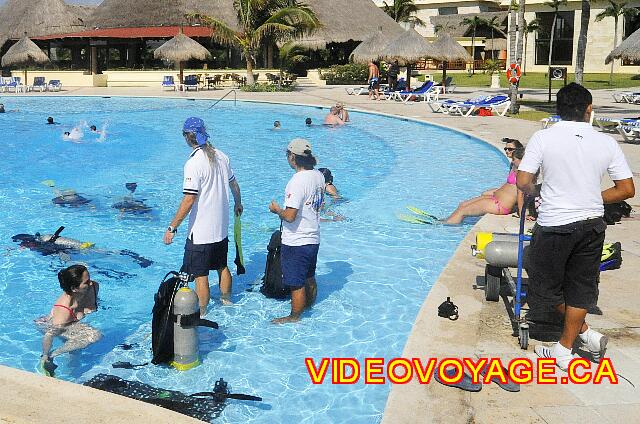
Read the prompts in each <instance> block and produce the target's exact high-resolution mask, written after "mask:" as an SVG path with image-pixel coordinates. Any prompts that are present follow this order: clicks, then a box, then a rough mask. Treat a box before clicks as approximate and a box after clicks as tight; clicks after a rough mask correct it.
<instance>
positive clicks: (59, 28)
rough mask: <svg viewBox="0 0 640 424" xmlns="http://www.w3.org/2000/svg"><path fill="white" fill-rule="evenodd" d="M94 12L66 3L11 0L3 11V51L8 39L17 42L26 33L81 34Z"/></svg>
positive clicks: (0, 17) (0, 22) (0, 36)
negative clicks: (88, 16)
mask: <svg viewBox="0 0 640 424" xmlns="http://www.w3.org/2000/svg"><path fill="white" fill-rule="evenodd" d="M90 10H91V8H87V7H77V6H76V7H74V6H70V5H68V4H66V3H65V2H64V1H63V0H32V1H25V0H7V2H6V3H5V4H4V6H2V7H1V8H0V48H1V47H2V45H4V41H6V40H7V39H9V40H11V39H15V40H17V39H19V38H21V37H22V36H23V35H24V33H25V32H26V33H27V35H29V36H30V37H33V36H39V35H48V34H56V33H64V32H73V31H80V30H82V29H84V27H85V22H84V19H85V18H86V16H87V15H88V14H89V12H90ZM3 40H4V41H3Z"/></svg>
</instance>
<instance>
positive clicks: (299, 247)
mask: <svg viewBox="0 0 640 424" xmlns="http://www.w3.org/2000/svg"><path fill="white" fill-rule="evenodd" d="M287 161H288V162H289V166H291V168H292V169H294V170H295V171H296V172H295V174H294V175H293V177H291V179H290V180H289V183H288V184H287V187H286V188H285V200H284V208H281V207H280V205H278V203H277V202H276V201H275V200H272V201H271V204H270V205H269V211H270V212H271V213H274V214H276V215H278V217H279V218H280V219H281V220H282V248H281V250H280V252H281V258H280V261H281V262H280V263H281V265H282V283H283V284H284V285H285V286H289V287H290V288H291V313H290V314H289V315H288V316H285V317H282V318H277V319H274V320H273V321H272V322H273V323H274V324H283V323H287V322H296V321H298V320H299V319H300V315H301V314H302V312H303V311H304V309H305V307H309V306H311V305H312V304H313V302H314V301H315V298H316V292H317V286H316V279H315V272H316V262H317V260H318V249H319V248H320V209H321V208H322V203H323V201H324V176H323V175H322V174H321V173H320V172H319V171H316V170H314V169H313V167H314V166H315V165H316V163H317V161H316V158H315V157H314V156H313V153H312V152H311V144H310V143H309V142H308V141H307V140H305V139H303V138H296V139H294V140H292V141H291V143H289V146H288V147H287Z"/></svg>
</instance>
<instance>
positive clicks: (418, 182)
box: [0, 96, 507, 423]
mask: <svg viewBox="0 0 640 424" xmlns="http://www.w3.org/2000/svg"><path fill="white" fill-rule="evenodd" d="M2 100H3V102H4V103H5V106H6V107H7V109H9V110H11V109H19V112H10V113H6V114H4V115H0V128H1V131H0V155H1V156H2V158H3V166H2V169H1V170H0V175H1V180H2V184H1V185H0V199H2V205H3V207H2V211H1V212H0V214H1V215H0V217H1V218H2V219H0V248H1V249H2V254H1V255H0V269H1V270H2V272H1V274H0V310H2V311H4V312H3V318H2V320H1V321H0V340H1V343H0V364H3V365H8V366H11V367H15V368H20V369H24V370H28V371H34V370H35V366H36V364H37V362H38V357H39V354H40V342H41V335H40V333H38V331H37V329H36V327H35V325H34V324H33V320H34V319H35V318H37V317H38V316H41V315H43V314H46V313H48V312H49V309H50V308H51V305H52V303H53V301H54V300H55V299H56V297H57V296H58V295H59V292H60V289H59V287H58V284H57V279H56V272H57V271H58V270H59V269H60V268H61V267H63V266H64V265H65V262H64V259H66V258H60V257H57V256H47V257H43V256H41V255H39V254H37V253H34V252H31V251H29V250H20V249H17V245H16V244H15V243H13V242H12V241H11V236H13V235H14V234H17V233H31V234H32V233H35V232H41V233H47V232H53V231H54V230H55V229H56V228H58V226H60V225H64V226H65V227H66V229H65V230H64V232H63V235H64V236H67V237H72V238H75V239H79V240H83V241H91V242H94V243H96V246H97V247H99V248H101V249H103V250H120V249H128V250H131V251H135V252H136V253H138V254H139V255H142V256H144V257H146V258H150V259H152V260H153V261H154V264H153V265H152V266H150V267H148V268H141V267H139V266H138V265H137V264H136V263H135V262H134V261H132V260H131V258H129V257H126V256H119V255H108V254H86V255H82V256H79V257H74V258H71V259H72V261H73V260H75V261H82V262H85V263H87V264H88V266H89V269H90V271H91V273H92V278H94V279H95V280H97V281H99V282H100V283H101V292H100V305H101V306H100V310H99V312H98V313H96V314H93V315H91V316H89V317H88V318H87V320H86V321H87V322H88V323H89V324H90V325H92V326H94V327H96V328H98V329H99V330H100V331H101V332H102V333H103V338H102V339H101V340H100V341H99V342H98V343H96V344H94V345H92V346H90V347H89V348H87V349H85V350H83V351H81V352H77V353H72V354H70V355H65V356H62V357H60V358H58V359H57V364H58V365H59V368H58V370H57V375H58V377H59V378H62V379H65V380H70V381H75V382H80V383H82V382H84V381H86V380H88V379H89V378H91V377H92V376H94V375H96V374H98V373H101V372H105V373H111V374H115V375H118V376H120V377H122V378H126V379H134V380H139V381H142V382H145V383H149V384H151V385H155V386H159V387H164V388H168V389H174V390H180V391H183V392H186V393H193V392H198V391H210V390H211V389H212V387H213V383H214V381H215V380H217V379H219V378H220V377H224V379H225V380H227V381H229V382H230V385H231V386H232V389H233V391H234V392H240V393H249V394H255V395H258V396H262V397H263V398H264V402H262V403H260V404H255V403H250V402H241V401H230V402H229V403H228V405H227V407H226V409H225V410H224V412H223V413H222V415H221V417H220V418H219V419H218V420H217V422H260V423H267V422H280V423H315V422H317V423H326V422H349V423H370V422H375V421H376V420H377V419H378V418H379V417H380V416H381V414H382V412H383V410H384V406H385V402H386V399H387V396H388V393H389V390H390V386H389V385H381V386H380V385H373V386H366V385H364V384H362V383H358V384H356V385H350V386H333V385H331V384H329V382H330V376H328V377H327V379H326V380H325V384H323V385H313V384H311V382H310V378H309V376H308V375H307V373H306V368H305V365H304V358H305V357H313V358H316V360H319V359H320V358H322V357H354V358H358V359H360V360H363V359H364V358H366V357H384V358H387V359H389V358H393V357H396V356H399V355H401V353H402V349H403V347H404V344H405V342H406V339H407V336H408V334H409V332H410V330H411V326H412V324H413V322H414V319H415V317H416V315H417V313H418V310H419V308H420V306H421V305H422V302H423V300H424V298H425V296H426V294H427V293H428V292H429V289H430V287H431V286H432V285H433V284H434V282H435V281H436V279H437V277H438V275H439V274H440V272H441V271H442V269H443V267H444V266H445V264H446V263H447V261H448V259H449V257H450V256H451V255H452V253H453V251H454V250H455V248H456V246H457V245H458V244H459V242H460V241H461V239H462V238H463V237H464V235H465V233H466V232H467V231H468V230H469V228H470V224H467V225H464V226H460V227H444V226H425V225H411V224H407V223H404V222H401V221H399V220H398V219H397V217H396V215H397V214H398V213H407V211H406V210H405V206H407V205H415V206H418V207H421V208H423V209H426V210H428V211H429V212H431V213H433V214H436V215H440V216H446V215H447V214H448V213H449V212H450V211H452V210H453V209H454V208H455V207H456V205H457V204H458V203H459V202H460V201H461V200H463V199H465V198H468V197H471V196H473V195H476V194H477V193H479V192H481V191H482V190H484V189H486V188H487V187H490V186H495V185H498V184H499V183H501V182H502V180H503V179H504V178H505V175H506V170H507V163H506V160H505V159H504V158H503V156H502V155H501V154H500V152H498V151H497V150H495V149H493V148H491V147H489V146H488V145H485V144H484V143H482V142H480V141H478V140H475V139H473V138H471V137H469V136H466V135H463V134H460V133H456V132H453V131H449V130H445V129H441V128H437V127H434V126H429V125H425V124H420V123H415V122H409V121H403V120H399V119H392V118H388V117H382V116H376V115H369V114H362V113H352V121H353V123H352V124H351V125H349V126H348V127H346V128H341V129H327V128H323V127H321V126H315V127H312V128H306V127H305V126H304V119H305V118H306V117H307V116H310V117H312V118H313V120H314V122H321V121H322V118H323V116H324V114H325V113H326V110H322V109H319V108H312V107H294V106H282V105H269V104H252V103H239V104H238V105H237V106H235V107H234V106H233V104H232V103H221V104H220V105H218V106H217V107H216V108H215V109H213V110H208V109H207V108H208V107H209V105H210V104H211V102H208V101H187V100H184V99H176V100H169V99H148V98H106V99H102V98H73V97H48V96H47V97H41V98H21V97H13V96H11V97H5V98H4V99H2ZM416 107H418V106H416ZM49 115H51V116H54V117H55V119H56V121H57V122H59V123H60V125H55V126H47V125H44V123H45V121H46V118H47V116H49ZM192 115H198V116H201V117H202V118H204V119H205V121H206V122H207V124H208V128H209V133H210V134H211V135H212V136H213V143H214V144H215V145H216V146H217V147H218V148H220V149H221V150H222V151H224V152H225V153H226V154H227V155H228V156H229V157H230V158H231V161H232V166H233V168H234V171H235V174H236V176H237V177H238V181H239V183H240V186H241V189H242V194H243V203H244V206H245V213H244V215H243V237H244V239H243V246H244V256H245V261H246V264H245V265H246V268H247V274H245V275H243V276H240V277H235V276H234V288H233V300H234V302H235V306H232V307H221V306H219V305H217V304H216V305H215V306H214V307H213V308H214V310H213V312H212V313H211V314H210V316H209V318H210V319H213V320H215V321H217V322H218V323H219V324H220V330H219V331H217V332H215V333H214V332H210V331H202V332H201V338H202V340H201V354H202V362H203V364H202V365H201V366H199V367H197V368H195V369H193V370H190V371H188V372H178V371H175V370H173V369H169V368H163V367H155V366H148V367H145V368H142V369H138V370H122V369H112V368H111V366H110V365H111V364H112V363H114V362H116V361H131V362H133V363H141V362H146V361H148V360H149V359H150V357H151V354H150V344H151V341H150V337H149V335H150V320H151V315H150V311H151V307H152V305H153V295H154V293H155V291H156V290H157V288H158V284H159V283H160V280H161V278H162V277H163V276H164V274H165V273H166V272H167V271H170V270H173V269H176V268H178V267H179V265H180V263H181V258H182V251H183V237H184V228H181V229H180V232H179V233H178V238H177V242H176V243H174V244H173V245H171V246H165V245H163V244H162V235H163V232H164V230H165V228H166V226H167V225H168V223H169V222H170V220H171V218H172V217H173V215H174V213H175V211H176V208H177V205H178V203H179V201H180V199H181V196H182V194H181V183H182V167H183V164H184V162H185V160H186V158H187V156H188V154H189V148H188V147H187V146H186V144H185V143H184V140H183V138H182V135H181V123H182V122H183V121H184V119H185V118H187V117H189V116H192ZM276 119H277V120H280V121H281V122H282V125H283V128H284V130H282V131H279V132H274V131H271V130H270V128H271V126H272V125H273V121H274V120H276ZM82 121H86V122H88V123H89V124H95V125H97V126H98V127H99V128H101V127H103V126H104V127H106V136H105V137H103V138H104V139H103V140H100V139H98V137H97V136H95V135H91V134H86V132H88V131H87V130H86V128H85V136H84V138H83V140H82V142H81V143H73V142H70V141H65V140H63V138H62V133H63V132H64V131H69V130H70V129H72V128H73V127H74V126H76V125H78V124H79V123H81V122H82ZM300 136H302V137H306V138H308V139H309V140H310V141H311V142H312V144H313V147H314V151H315V153H316V155H317V157H318V158H319V166H324V167H328V168H330V169H331V170H332V172H333V175H334V177H335V184H336V186H337V187H338V188H339V190H340V191H341V193H342V194H343V195H344V196H345V197H346V198H347V199H348V201H347V202H345V203H342V204H340V205H339V206H337V208H336V209H337V211H338V212H339V213H341V214H342V215H344V216H345V217H346V218H347V219H346V220H345V221H343V222H331V223H323V225H322V230H321V231H322V243H321V248H320V255H319V263H318V270H317V271H318V276H317V277H318V286H319V293H318V302H317V304H316V305H315V306H314V308H313V309H312V310H311V311H309V312H308V313H306V314H305V316H304V319H303V320H302V321H301V323H299V324H296V325H285V326H274V325H271V324H270V323H269V321H270V319H271V318H273V317H276V316H282V315H285V314H287V313H288V310H289V303H288V302H280V301H275V300H271V299H266V298H264V297H263V296H262V295H261V294H260V293H259V292H258V291H257V287H256V286H255V284H256V283H257V282H259V279H260V276H261V274H262V272H263V270H264V262H265V257H266V244H267V242H268V240H269V237H270V235H271V233H272V231H274V230H275V229H277V228H278V226H279V222H278V221H277V218H276V217H275V216H274V215H272V214H270V213H269V212H268V208H267V207H268V204H269V202H270V200H271V199H272V198H275V199H277V200H278V201H280V202H281V201H282V194H283V190H284V186H285V185H286V182H287V181H288V179H289V178H290V177H291V173H292V171H291V169H290V168H289V166H288V164H287V163H286V158H285V154H284V152H285V149H286V145H287V143H288V141H289V140H291V139H292V138H294V137H300ZM43 180H53V181H54V182H55V185H56V186H57V187H59V188H73V189H75V190H77V191H78V192H80V193H82V194H83V195H84V196H85V197H87V198H90V199H92V202H91V204H90V206H88V207H81V208H77V209H68V208H62V207H59V206H56V205H54V204H53V203H52V202H51V199H52V197H53V195H52V191H51V189H50V188H49V187H47V186H45V185H44V184H42V183H41V182H42V181H43ZM126 182H137V183H138V191H137V192H136V195H137V196H139V197H140V198H144V199H146V203H147V204H148V205H150V206H151V207H153V209H154V212H153V213H152V214H150V215H149V216H146V217H128V216H121V215H120V214H119V213H118V212H117V211H116V210H114V209H112V208H111V204H112V203H114V202H116V201H118V200H119V199H121V198H122V197H123V196H124V195H125V194H126V193H127V192H126V190H125V188H124V184H125V183H126ZM183 227H186V225H185V226H183ZM230 250H231V249H230ZM231 254H232V253H231V252H230V261H229V263H230V264H231V261H232V260H233V257H231ZM252 290H254V291H252ZM216 294H217V288H214V289H213V295H214V297H215V295H216ZM122 343H129V344H135V346H134V348H133V349H131V350H123V349H122V348H121V347H119V346H118V345H120V344H122Z"/></svg>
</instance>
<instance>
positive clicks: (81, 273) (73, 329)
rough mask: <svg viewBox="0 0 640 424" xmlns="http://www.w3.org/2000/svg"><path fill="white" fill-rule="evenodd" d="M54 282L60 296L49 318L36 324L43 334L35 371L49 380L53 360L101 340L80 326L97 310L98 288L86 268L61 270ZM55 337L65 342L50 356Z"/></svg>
mask: <svg viewBox="0 0 640 424" xmlns="http://www.w3.org/2000/svg"><path fill="white" fill-rule="evenodd" d="M58 282H59V283H60V288H61V289H62V290H63V293H62V294H61V295H60V296H59V297H58V299H57V300H56V301H55V303H54V305H53V307H52V308H51V311H50V312H49V315H46V316H43V317H40V318H38V319H37V320H36V324H37V325H38V326H39V327H40V329H41V331H42V332H43V333H44V337H43V339H42V356H41V357H40V362H39V364H38V371H39V372H40V373H42V374H44V375H46V376H48V377H53V376H54V371H55V369H56V368H57V366H56V365H55V364H54V363H53V359H54V358H55V357H57V356H59V355H61V354H63V353H67V352H72V351H74V350H78V349H82V348H85V347H87V346H89V345H90V344H92V343H95V342H97V341H98V340H100V338H101V337H102V335H101V334H100V332H99V331H98V330H96V329H95V328H93V327H91V326H89V325H87V324H84V323H81V322H80V320H82V318H84V317H85V316H86V315H88V314H90V313H93V312H95V311H96V310H97V309H98V291H99V289H100V286H99V284H98V283H97V282H95V281H92V280H91V278H90V276H89V271H88V270H87V268H86V267H85V266H84V265H72V266H70V267H68V268H65V269H63V270H62V271H60V272H59V273H58ZM55 337H61V338H63V339H64V340H65V342H64V344H63V345H62V346H61V347H59V348H57V349H56V350H54V351H53V352H51V349H52V346H53V340H54V338H55Z"/></svg>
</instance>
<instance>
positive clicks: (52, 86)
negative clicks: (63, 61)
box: [47, 79, 62, 91]
mask: <svg viewBox="0 0 640 424" xmlns="http://www.w3.org/2000/svg"><path fill="white" fill-rule="evenodd" d="M47 88H48V89H49V91H60V90H62V83H61V82H60V80H57V79H55V80H50V81H49V84H48V85H47Z"/></svg>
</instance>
